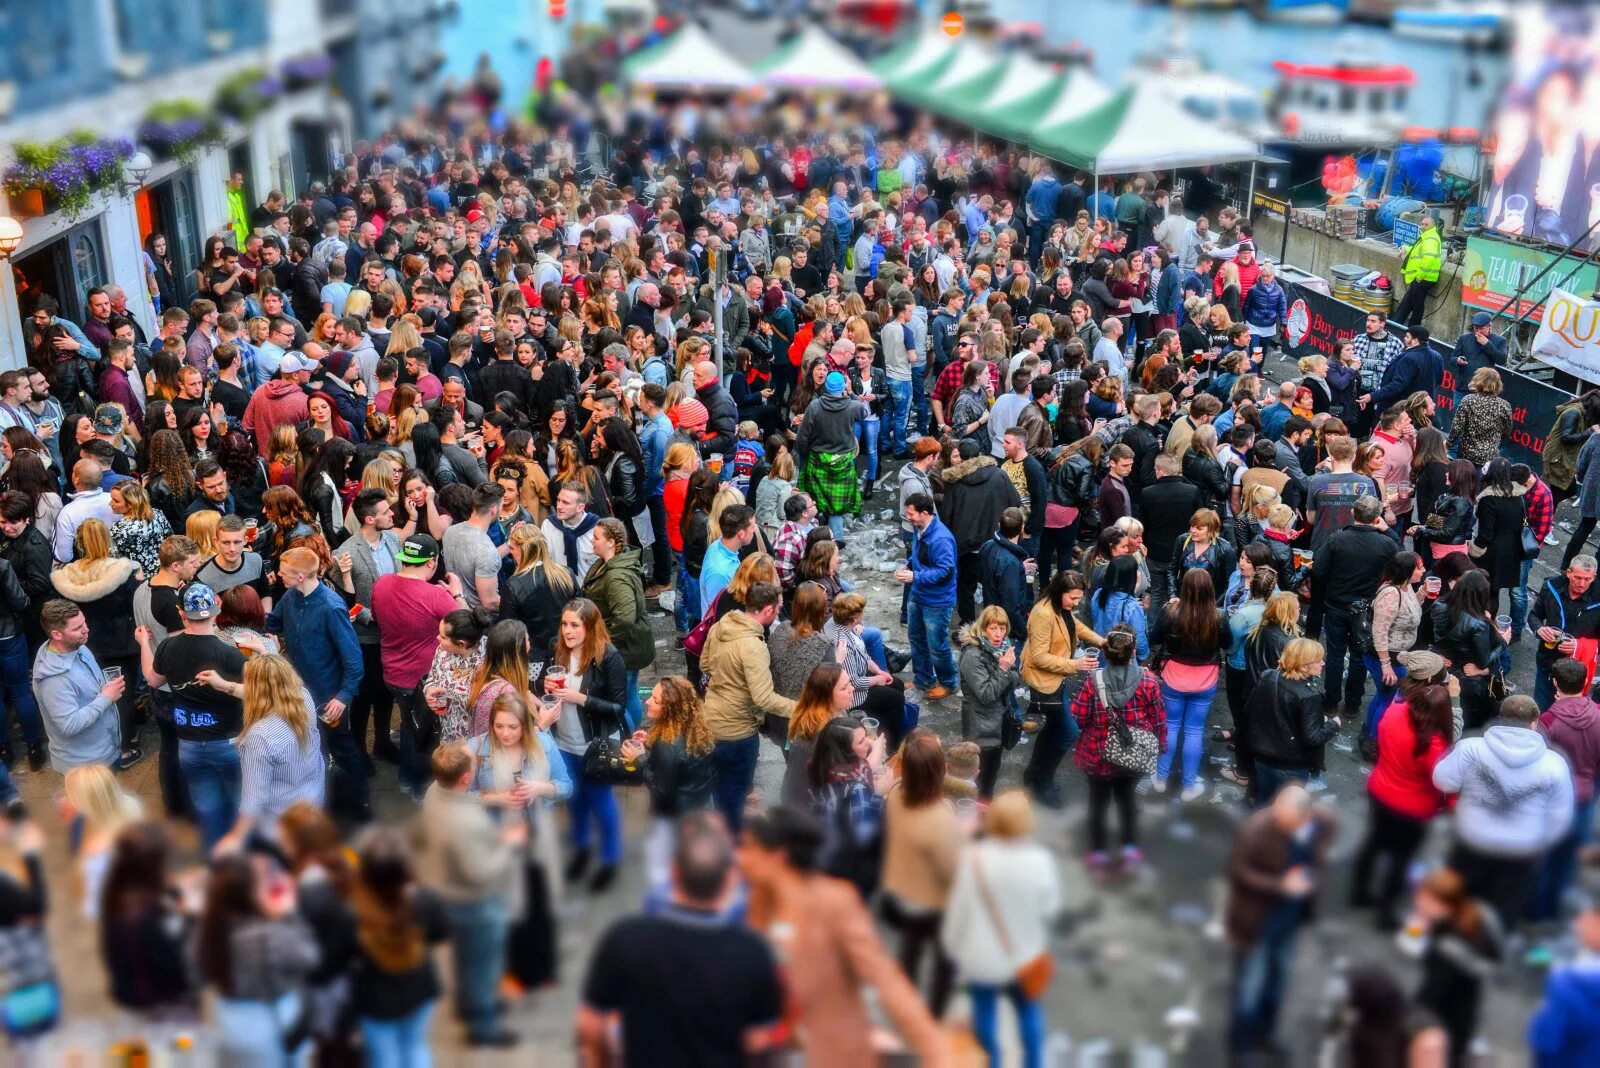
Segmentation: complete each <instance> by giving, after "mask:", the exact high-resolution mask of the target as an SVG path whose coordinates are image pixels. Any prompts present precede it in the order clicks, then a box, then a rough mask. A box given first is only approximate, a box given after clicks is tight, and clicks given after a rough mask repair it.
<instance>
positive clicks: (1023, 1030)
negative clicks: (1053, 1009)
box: [967, 983, 1044, 1068]
mask: <svg viewBox="0 0 1600 1068" xmlns="http://www.w3.org/2000/svg"><path fill="white" fill-rule="evenodd" d="M1001 994H1004V995H1005V996H1006V997H1008V998H1010V999H1011V1008H1012V1009H1013V1010H1014V1011H1015V1012H1016V1014H1017V1031H1018V1032H1019V1037H1020V1038H1021V1039H1022V1064H1023V1066H1024V1068H1043V1065H1044V1009H1043V1008H1041V1007H1040V1005H1039V1003H1038V1002H1037V1001H1029V1000H1028V999H1027V998H1026V997H1024V996H1023V993H1022V988H1021V987H1019V986H1017V984H1015V983H1010V984H1008V985H1006V986H987V985H985V984H983V983H969V984H967V996H968V997H970V998H971V999H972V1036H973V1037H974V1038H976V1039H977V1040H978V1045H980V1046H982V1047H983V1049H984V1052H985V1053H987V1054H988V1055H989V1068H999V1066H1000V1065H1001V1064H1002V1063H1003V1062H1002V1061H1001V1059H1000V995H1001Z"/></svg>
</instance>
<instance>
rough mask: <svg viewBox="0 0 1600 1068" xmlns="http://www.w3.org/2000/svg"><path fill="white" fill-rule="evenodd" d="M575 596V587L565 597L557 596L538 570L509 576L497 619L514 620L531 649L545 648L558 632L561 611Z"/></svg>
mask: <svg viewBox="0 0 1600 1068" xmlns="http://www.w3.org/2000/svg"><path fill="white" fill-rule="evenodd" d="M575 592H576V587H574V588H573V589H571V590H568V591H567V594H566V596H565V597H563V596H562V595H561V594H559V593H557V592H556V591H555V589H554V588H552V587H551V585H550V579H549V576H547V575H546V574H545V572H544V570H543V569H541V568H535V569H534V570H532V571H524V572H523V573H522V574H520V575H512V576H511V578H510V579H508V580H507V581H506V586H505V593H504V594H503V595H502V596H501V598H500V618H501V619H515V620H517V621H518V622H520V623H521V624H522V625H523V626H525V627H527V628H528V642H529V643H530V644H531V645H532V646H533V648H535V649H545V648H548V647H549V646H550V645H551V643H553V642H554V641H555V640H556V633H557V631H558V630H559V629H560V626H561V609H562V607H563V606H565V605H566V603H567V601H568V600H569V599H571V597H572V595H573V594H574V593H575Z"/></svg>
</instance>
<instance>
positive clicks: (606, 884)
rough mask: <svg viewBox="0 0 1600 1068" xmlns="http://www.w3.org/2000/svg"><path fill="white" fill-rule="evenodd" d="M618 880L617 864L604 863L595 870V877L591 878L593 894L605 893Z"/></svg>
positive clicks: (591, 891)
mask: <svg viewBox="0 0 1600 1068" xmlns="http://www.w3.org/2000/svg"><path fill="white" fill-rule="evenodd" d="M616 881H617V866H616V865H615V864H606V865H602V866H601V867H600V868H598V869H596V870H595V873H594V876H593V878H591V879H590V880H589V892H590V893H591V894H603V893H605V892H606V891H607V890H609V889H610V888H611V884H612V883H614V882H616Z"/></svg>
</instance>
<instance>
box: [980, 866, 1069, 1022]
mask: <svg viewBox="0 0 1600 1068" xmlns="http://www.w3.org/2000/svg"><path fill="white" fill-rule="evenodd" d="M972 874H973V876H974V877H975V878H976V879H977V881H978V896H979V897H981V898H982V899H983V908H984V911H985V912H987V913H988V914H989V922H990V923H991V924H993V925H994V934H995V937H996V938H998V939H999V940H1000V948H1001V949H1003V950H1005V952H1006V953H1007V954H1008V955H1009V954H1010V953H1011V935H1010V934H1009V933H1007V931H1006V922H1005V920H1004V919H1002V918H1001V916H1000V910H999V909H998V908H997V907H996V906H995V903H994V895H993V894H991V893H990V892H989V880H988V879H987V878H985V877H984V874H983V862H982V861H981V860H979V859H978V856H977V854H976V853H974V854H973V857H972ZM1055 972H1056V962H1055V958H1054V957H1052V956H1050V951H1049V950H1045V951H1044V952H1043V953H1040V954H1039V955H1038V956H1035V957H1030V958H1029V959H1027V960H1025V961H1023V962H1022V967H1020V968H1018V969H1017V987H1018V989H1020V990H1021V991H1022V996H1023V997H1025V998H1027V999H1028V1000H1029V1001H1038V1000H1039V998H1040V997H1042V996H1043V995H1044V992H1045V991H1046V990H1047V989H1049V986H1050V980H1051V979H1052V978H1053V977H1054V976H1055Z"/></svg>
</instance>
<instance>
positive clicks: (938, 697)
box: [922, 682, 950, 701]
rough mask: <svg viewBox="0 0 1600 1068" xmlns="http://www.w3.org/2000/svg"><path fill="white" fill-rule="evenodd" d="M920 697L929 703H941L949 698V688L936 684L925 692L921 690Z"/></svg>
mask: <svg viewBox="0 0 1600 1068" xmlns="http://www.w3.org/2000/svg"><path fill="white" fill-rule="evenodd" d="M922 695H923V696H924V697H926V698H927V699H928V700H930V701H943V700H944V699H945V698H946V697H949V696H950V687H948V686H946V685H944V684H943V683H937V682H936V683H934V684H933V685H932V686H930V687H928V688H927V689H926V690H923V691H922Z"/></svg>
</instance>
